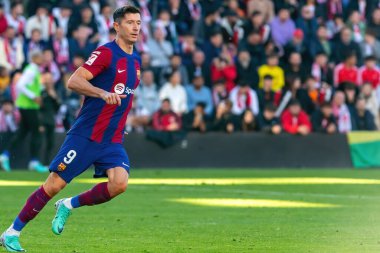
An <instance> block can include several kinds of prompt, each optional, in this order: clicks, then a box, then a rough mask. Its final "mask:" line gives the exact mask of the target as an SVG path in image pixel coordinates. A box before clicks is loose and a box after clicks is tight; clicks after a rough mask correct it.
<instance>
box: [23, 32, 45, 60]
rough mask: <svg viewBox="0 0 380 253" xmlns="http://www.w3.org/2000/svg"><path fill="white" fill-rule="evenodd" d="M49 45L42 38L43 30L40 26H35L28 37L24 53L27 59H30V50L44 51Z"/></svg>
mask: <svg viewBox="0 0 380 253" xmlns="http://www.w3.org/2000/svg"><path fill="white" fill-rule="evenodd" d="M46 47H47V44H46V42H45V41H43V40H42V38H41V30H39V29H38V28H35V29H33V30H32V32H31V37H30V39H27V40H26V41H25V44H24V55H25V60H26V61H30V55H29V52H32V51H36V50H38V51H43V50H44V49H45V48H46Z"/></svg>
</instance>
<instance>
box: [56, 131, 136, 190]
mask: <svg viewBox="0 0 380 253" xmlns="http://www.w3.org/2000/svg"><path fill="white" fill-rule="evenodd" d="M91 165H94V166H95V174H94V177H107V173H106V171H107V170H108V169H112V168H115V167H123V168H124V169H125V170H126V171H127V172H128V174H129V167H130V164H129V158H128V155H127V152H125V149H124V147H123V145H122V144H119V143H97V142H94V141H91V140H89V139H87V138H85V137H82V136H79V135H71V134H70V135H67V136H66V139H65V142H64V143H63V144H62V146H61V148H60V150H59V151H58V154H57V155H56V157H55V158H54V160H53V161H52V162H51V164H50V166H49V170H50V171H54V172H56V173H57V174H58V175H59V176H60V177H61V178H62V179H63V180H65V181H66V183H70V182H71V180H73V178H75V177H76V176H78V175H80V174H81V173H83V172H84V171H85V170H87V169H88V168H89V167H90V166H91Z"/></svg>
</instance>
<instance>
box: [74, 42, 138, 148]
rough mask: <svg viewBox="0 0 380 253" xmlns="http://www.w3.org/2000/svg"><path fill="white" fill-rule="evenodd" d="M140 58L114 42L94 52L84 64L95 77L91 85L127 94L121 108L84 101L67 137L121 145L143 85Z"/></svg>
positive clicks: (88, 98)
mask: <svg viewBox="0 0 380 253" xmlns="http://www.w3.org/2000/svg"><path fill="white" fill-rule="evenodd" d="M140 66H141V58H140V56H139V55H138V54H137V52H136V51H135V50H134V52H133V54H127V53H126V52H125V51H123V50H122V49H121V48H120V47H119V45H118V44H117V43H116V42H115V41H112V42H109V43H107V44H105V45H103V46H100V47H99V48H97V49H96V50H95V51H94V52H92V54H91V56H90V57H89V58H88V60H87V61H86V62H85V63H84V64H83V66H82V67H83V68H85V69H87V70H88V71H90V72H91V73H92V75H93V76H94V77H93V79H91V80H90V81H89V82H90V83H91V84H92V85H94V86H95V87H98V88H100V89H103V90H105V91H108V92H112V93H117V94H120V95H121V94H125V95H127V97H126V98H123V99H121V101H122V102H121V106H118V105H108V104H106V103H105V101H104V100H102V99H100V98H94V97H85V100H84V103H83V106H82V108H81V110H80V112H79V114H78V117H77V119H76V120H75V122H74V125H73V126H72V128H71V129H70V131H69V132H68V134H73V135H80V136H83V137H86V138H89V139H90V140H92V141H95V142H98V143H122V142H123V138H124V129H125V123H126V120H127V115H128V113H129V111H130V109H131V106H132V101H133V96H134V92H135V89H136V88H137V86H138V85H139V83H140Z"/></svg>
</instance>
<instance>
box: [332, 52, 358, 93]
mask: <svg viewBox="0 0 380 253" xmlns="http://www.w3.org/2000/svg"><path fill="white" fill-rule="evenodd" d="M356 62H357V58H356V55H355V54H349V55H347V56H346V58H345V59H344V62H342V63H340V64H338V65H337V66H336V67H335V69H334V86H335V87H337V88H340V89H342V88H343V87H342V83H344V82H351V83H354V84H356V85H358V81H359V80H358V79H359V73H358V71H359V70H358V68H357V67H356Z"/></svg>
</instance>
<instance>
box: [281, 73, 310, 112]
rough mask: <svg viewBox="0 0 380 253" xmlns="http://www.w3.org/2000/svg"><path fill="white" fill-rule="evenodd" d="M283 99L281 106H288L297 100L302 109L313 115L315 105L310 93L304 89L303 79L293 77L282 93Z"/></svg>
mask: <svg viewBox="0 0 380 253" xmlns="http://www.w3.org/2000/svg"><path fill="white" fill-rule="evenodd" d="M281 93H282V94H281V95H282V98H281V102H280V104H285V105H288V104H289V103H290V102H291V100H297V102H298V103H300V105H301V107H302V109H303V110H304V111H306V112H307V113H308V114H312V113H313V111H314V109H315V105H314V103H313V101H312V100H311V98H310V96H309V94H308V91H307V90H306V89H305V88H303V87H302V82H301V79H300V78H298V77H291V78H289V79H288V80H287V86H286V87H285V88H284V89H283V90H282V92H281Z"/></svg>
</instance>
